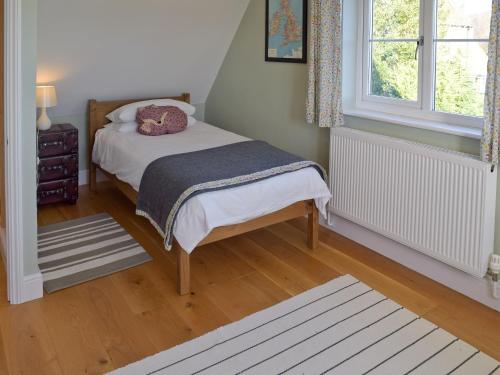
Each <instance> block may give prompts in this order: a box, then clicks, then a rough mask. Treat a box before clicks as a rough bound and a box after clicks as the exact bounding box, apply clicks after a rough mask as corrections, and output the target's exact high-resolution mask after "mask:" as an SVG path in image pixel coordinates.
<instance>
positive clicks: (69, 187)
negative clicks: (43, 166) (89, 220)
mask: <svg viewBox="0 0 500 375" xmlns="http://www.w3.org/2000/svg"><path fill="white" fill-rule="evenodd" d="M77 199H78V177H75V178H69V179H66V180H58V181H51V182H44V183H41V184H39V185H38V191H37V202H38V205H39V206H40V205H44V204H51V203H58V202H68V203H76V201H77Z"/></svg>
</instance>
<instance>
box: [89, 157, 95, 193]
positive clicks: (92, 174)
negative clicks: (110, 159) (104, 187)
mask: <svg viewBox="0 0 500 375" xmlns="http://www.w3.org/2000/svg"><path fill="white" fill-rule="evenodd" d="M89 185H90V191H91V192H93V193H95V192H96V191H97V167H96V165H95V164H94V163H92V162H91V163H90V169H89Z"/></svg>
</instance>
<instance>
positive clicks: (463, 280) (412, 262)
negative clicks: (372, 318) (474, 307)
mask: <svg viewBox="0 0 500 375" xmlns="http://www.w3.org/2000/svg"><path fill="white" fill-rule="evenodd" d="M330 221H331V223H332V224H331V225H328V224H327V223H322V225H323V226H325V227H327V228H329V229H331V230H333V231H334V232H337V233H338V234H340V235H342V236H344V237H347V238H349V239H350V240H352V241H355V242H357V243H359V244H361V245H363V246H366V247H367V248H369V249H371V250H373V251H375V252H377V253H379V254H381V255H383V256H385V257H387V258H390V259H392V260H393V261H395V262H398V263H400V264H402V265H403V266H405V267H408V268H410V269H412V270H414V271H416V272H418V273H420V274H422V275H424V276H427V277H428V278H430V279H432V280H434V281H437V282H438V283H440V284H443V285H446V286H447V287H448V288H450V289H453V290H455V291H457V292H459V293H461V294H464V295H466V296H467V297H469V298H471V299H473V300H475V301H477V302H479V303H482V304H483V305H486V306H488V307H491V308H492V309H494V310H497V311H500V300H497V299H494V298H493V296H492V295H491V289H490V285H489V283H488V281H487V280H486V279H478V278H476V277H473V276H470V275H468V274H466V273H465V272H462V271H459V270H457V269H455V268H453V267H450V266H448V265H447V264H444V263H442V262H439V261H437V260H435V259H433V258H431V257H429V256H427V255H424V254H422V253H420V252H418V251H416V250H413V249H411V248H409V247H407V246H405V245H402V244H400V243H398V242H396V241H393V240H391V239H389V238H387V237H384V236H382V235H380V234H378V233H375V232H373V231H371V230H369V229H366V228H364V227H362V226H360V225H357V224H355V223H353V222H351V221H349V220H346V219H344V218H342V217H340V216H336V215H332V217H331V220H330Z"/></svg>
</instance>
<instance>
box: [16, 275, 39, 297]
mask: <svg viewBox="0 0 500 375" xmlns="http://www.w3.org/2000/svg"><path fill="white" fill-rule="evenodd" d="M22 288H23V289H22V291H21V301H20V303H25V302H29V301H33V300H35V299H38V298H42V297H43V277H42V273H41V272H38V273H35V274H33V275H28V276H24V280H23V285H22Z"/></svg>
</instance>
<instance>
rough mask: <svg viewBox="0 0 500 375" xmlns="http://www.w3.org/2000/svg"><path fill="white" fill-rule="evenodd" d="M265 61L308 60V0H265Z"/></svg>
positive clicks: (304, 61) (301, 61) (295, 61)
mask: <svg viewBox="0 0 500 375" xmlns="http://www.w3.org/2000/svg"><path fill="white" fill-rule="evenodd" d="M266 61H279V62H292V63H302V64H305V63H306V62H307V0H266Z"/></svg>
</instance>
